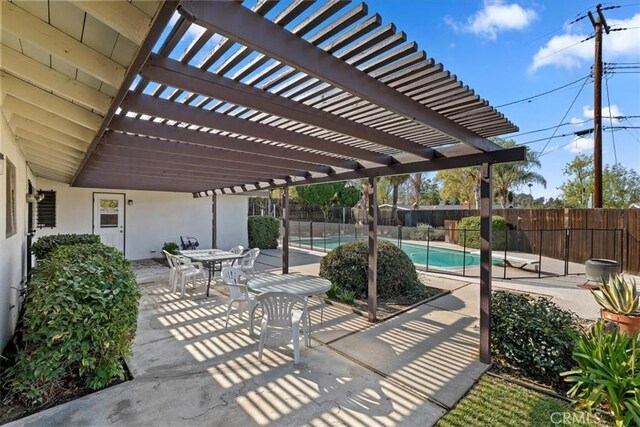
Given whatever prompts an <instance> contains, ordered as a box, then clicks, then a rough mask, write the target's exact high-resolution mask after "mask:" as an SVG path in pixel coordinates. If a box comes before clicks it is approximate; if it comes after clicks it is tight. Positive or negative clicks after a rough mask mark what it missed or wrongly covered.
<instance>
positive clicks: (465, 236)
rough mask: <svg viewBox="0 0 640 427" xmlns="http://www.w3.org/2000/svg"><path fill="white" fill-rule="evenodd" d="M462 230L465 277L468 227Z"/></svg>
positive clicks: (463, 273)
mask: <svg viewBox="0 0 640 427" xmlns="http://www.w3.org/2000/svg"><path fill="white" fill-rule="evenodd" d="M462 232H463V235H462V241H463V246H462V277H465V274H466V273H467V229H466V228H463V229H462Z"/></svg>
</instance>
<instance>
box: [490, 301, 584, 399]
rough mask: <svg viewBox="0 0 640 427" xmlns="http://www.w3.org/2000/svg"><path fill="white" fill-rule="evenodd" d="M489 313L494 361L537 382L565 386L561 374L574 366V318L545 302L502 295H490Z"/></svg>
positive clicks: (575, 331) (573, 315)
mask: <svg viewBox="0 0 640 427" xmlns="http://www.w3.org/2000/svg"><path fill="white" fill-rule="evenodd" d="M491 312H492V315H491V350H492V352H493V355H494V356H495V357H496V359H497V360H498V361H500V362H503V363H505V364H507V365H508V366H510V367H512V368H514V369H516V370H517V371H519V372H521V373H522V374H524V375H525V376H527V377H529V378H532V379H533V380H536V381H538V382H541V383H544V384H549V385H553V386H559V387H562V386H565V384H564V382H563V381H562V379H561V378H560V373H561V372H564V371H568V370H569V369H571V367H572V366H573V365H574V362H573V359H572V354H573V350H574V348H575V341H574V336H575V334H576V333H577V331H578V326H577V317H576V315H575V314H574V313H573V312H571V311H569V310H565V309H563V308H560V307H558V306H557V305H556V304H554V303H553V302H551V300H549V299H547V298H532V297H529V296H528V295H523V294H514V293H510V292H505V291H499V292H494V293H493V297H492V302H491ZM565 387H566V386H565Z"/></svg>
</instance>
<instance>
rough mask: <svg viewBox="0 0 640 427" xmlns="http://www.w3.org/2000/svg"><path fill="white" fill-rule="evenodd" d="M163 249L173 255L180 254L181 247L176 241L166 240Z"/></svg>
mask: <svg viewBox="0 0 640 427" xmlns="http://www.w3.org/2000/svg"><path fill="white" fill-rule="evenodd" d="M162 250H163V251H167V252H169V253H170V254H171V255H178V251H179V250H180V247H179V246H178V244H177V243H175V242H165V243H164V245H163V246H162Z"/></svg>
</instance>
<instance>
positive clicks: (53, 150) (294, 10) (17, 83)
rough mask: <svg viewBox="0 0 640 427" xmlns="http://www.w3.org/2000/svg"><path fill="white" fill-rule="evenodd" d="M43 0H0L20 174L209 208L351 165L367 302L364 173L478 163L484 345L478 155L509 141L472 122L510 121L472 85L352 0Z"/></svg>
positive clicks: (499, 158) (373, 240) (501, 158)
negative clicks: (208, 203)
mask: <svg viewBox="0 0 640 427" xmlns="http://www.w3.org/2000/svg"><path fill="white" fill-rule="evenodd" d="M58 4H63V5H67V4H68V3H66V2H49V1H43V2H22V1H20V2H18V1H14V2H8V1H7V0H2V14H3V15H2V25H3V28H2V30H3V45H2V70H3V74H2V75H1V77H2V83H3V85H2V86H3V106H2V109H3V113H4V114H5V116H6V117H7V119H8V121H9V123H10V126H11V127H12V131H13V132H14V134H15V136H16V138H17V141H18V142H19V143H20V144H21V147H22V149H23V150H24V151H25V153H26V155H27V160H28V163H29V165H30V166H31V168H32V170H33V171H34V173H35V174H36V175H37V176H43V177H47V178H51V179H56V180H59V181H63V182H69V183H71V185H73V186H78V187H97V188H118V189H138V190H158V191H177V192H190V193H193V195H194V196H195V197H204V196H214V198H213V199H214V209H215V195H217V194H227V193H238V192H244V191H251V190H256V189H265V188H276V187H283V186H284V187H286V186H290V185H300V184H313V183H319V182H328V181H339V180H349V179H357V178H368V180H369V183H370V191H369V273H368V275H369V311H370V318H371V320H375V304H376V302H375V301H376V285H377V280H376V263H377V259H376V253H377V251H376V249H377V233H376V223H377V220H376V215H377V210H376V209H375V207H376V206H377V201H376V192H375V189H376V182H377V181H376V177H378V176H385V175H394V174H403V173H412V172H424V171H434V170H441V169H449V168H457V167H466V166H474V165H479V166H481V167H482V179H481V183H480V184H481V185H480V196H481V216H482V230H481V280H480V284H481V286H480V294H481V313H480V325H481V338H480V359H481V360H482V361H485V362H489V361H490V349H489V343H490V339H489V338H490V292H491V220H490V218H491V199H492V194H491V167H490V165H491V164H494V163H499V162H512V161H520V160H524V158H525V148H524V147H516V148H511V149H503V148H501V147H500V146H498V145H497V144H495V143H493V142H492V141H490V140H489V139H487V138H489V137H492V136H497V135H501V134H506V133H511V132H515V131H517V127H516V126H514V125H513V124H512V123H511V122H510V121H509V120H507V119H506V118H505V117H504V116H503V115H502V114H500V113H499V112H497V111H496V110H495V109H494V108H493V107H491V106H490V105H489V103H488V102H487V101H485V100H484V99H482V98H480V97H479V96H478V95H476V94H475V93H474V91H473V90H472V89H470V88H469V87H468V86H465V85H463V84H462V82H460V81H459V80H458V79H457V78H456V76H455V75H452V74H451V73H450V72H448V71H446V70H445V69H444V67H443V66H442V64H439V63H436V62H435V60H433V59H431V58H428V57H427V56H426V54H425V53H424V52H423V51H420V50H418V46H417V44H416V43H414V42H407V41H406V35H405V34H404V33H403V32H399V31H397V30H396V28H395V26H394V25H393V24H386V23H383V21H382V18H381V17H380V16H379V15H377V14H370V13H369V11H368V8H367V6H366V5H365V4H363V3H360V4H355V5H353V4H351V3H349V2H345V1H329V2H323V3H320V2H318V3H316V2H314V1H301V0H294V1H291V2H282V3H280V2H276V1H271V0H259V1H257V2H256V1H247V2H239V1H206V2H205V1H193V0H184V1H181V2H180V1H173V0H167V1H165V2H163V3H156V2H144V1H140V2H138V1H135V0H134V1H132V2H125V1H123V2H118V3H112V2H93V1H74V2H73V4H74V6H73V7H71V8H66V10H65V9H60V6H58ZM43 5H45V6H46V7H44V6H43ZM116 5H117V6H116ZM65 7H66V6H65ZM52 12H56V13H57V14H52ZM54 15H55V16H54ZM76 18H77V19H76ZM79 22H82V23H84V24H83V25H81V27H79V28H78V23H79ZM92 25H94V26H96V27H97V28H99V29H100V31H102V33H100V32H99V31H98V32H97V34H93V33H91V32H90V33H89V34H88V35H86V34H85V32H86V31H87V28H88V29H89V30H91V28H93V27H92ZM94 32H95V31H94ZM6 34H8V35H9V38H7V35H6ZM105 34H106V35H109V36H110V37H111V39H110V40H113V38H114V37H115V42H113V43H114V44H113V45H112V46H111V47H112V50H111V52H110V54H111V55H110V56H109V55H108V53H109V52H108V51H109V46H108V43H106V44H105V45H104V46H102V45H100V44H99V42H98V41H99V40H103V39H102V38H101V37H105ZM194 35H195V37H194ZM120 39H122V40H129V41H130V42H132V43H133V46H131V43H129V45H128V49H129V50H126V52H129V54H128V55H123V54H121V52H120V51H119V50H118V49H120V50H122V49H123V48H118V41H119V40H120ZM32 49H33V50H32ZM133 51H137V53H135V55H132V54H131V53H132V52H133ZM118 52H120V57H119V58H114V56H116V54H117V53H118ZM38 55H39V56H38ZM47 61H49V62H47ZM69 67H71V68H69ZM69 76H74V77H71V78H70V77H69ZM89 141H90V144H88V143H89ZM283 193H284V200H283V202H284V207H285V209H284V215H283V219H284V230H285V236H284V237H285V238H284V242H283V246H284V247H283V272H287V271H288V255H287V253H288V242H287V233H288V216H287V214H286V212H287V209H286V207H287V196H286V194H287V192H286V191H285V192H283ZM214 233H215V224H214Z"/></svg>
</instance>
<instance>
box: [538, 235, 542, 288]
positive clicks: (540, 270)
mask: <svg viewBox="0 0 640 427" xmlns="http://www.w3.org/2000/svg"><path fill="white" fill-rule="evenodd" d="M542 232H543V230H542V228H541V229H540V240H539V242H538V246H539V247H538V249H539V250H538V279H539V278H540V277H542Z"/></svg>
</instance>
